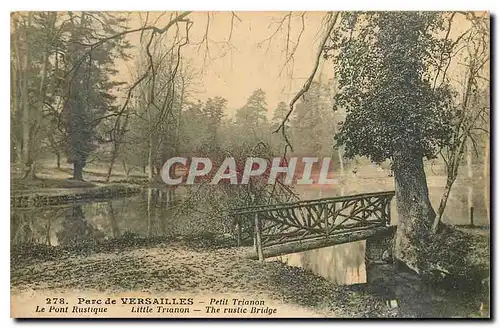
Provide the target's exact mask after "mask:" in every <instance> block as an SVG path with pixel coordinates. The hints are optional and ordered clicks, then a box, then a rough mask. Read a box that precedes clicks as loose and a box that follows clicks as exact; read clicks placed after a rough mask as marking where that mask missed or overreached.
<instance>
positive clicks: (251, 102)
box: [236, 89, 267, 128]
mask: <svg viewBox="0 0 500 328" xmlns="http://www.w3.org/2000/svg"><path fill="white" fill-rule="evenodd" d="M266 114H267V103H266V93H265V92H264V90H262V89H257V90H255V91H254V92H253V93H252V95H251V96H250V97H249V98H248V99H247V102H246V104H245V106H243V107H241V108H240V109H238V111H237V112H236V123H237V124H240V125H243V126H246V127H249V128H256V127H258V126H259V125H261V123H263V122H266V121H267V118H266Z"/></svg>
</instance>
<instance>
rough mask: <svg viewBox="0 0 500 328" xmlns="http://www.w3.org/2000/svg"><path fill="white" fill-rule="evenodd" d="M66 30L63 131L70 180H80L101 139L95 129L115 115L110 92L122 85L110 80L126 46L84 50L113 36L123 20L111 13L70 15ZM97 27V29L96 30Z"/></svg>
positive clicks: (117, 42) (115, 42)
mask: <svg viewBox="0 0 500 328" xmlns="http://www.w3.org/2000/svg"><path fill="white" fill-rule="evenodd" d="M69 17H70V18H69V21H68V24H67V25H66V26H65V27H66V29H67V33H68V35H69V42H68V46H67V50H66V52H67V54H68V56H67V62H66V63H65V64H66V69H67V74H66V81H65V83H64V86H65V88H64V89H63V92H64V94H63V95H64V99H65V102H64V109H63V118H64V127H65V131H66V134H67V140H68V142H67V151H68V160H69V162H70V163H72V164H73V178H74V179H76V180H83V175H82V173H83V168H84V167H85V165H86V164H87V158H88V157H89V155H90V153H91V152H92V151H93V150H94V149H95V147H96V144H97V142H98V141H99V139H100V136H99V135H98V134H97V132H98V130H97V129H96V128H97V125H98V124H99V122H100V121H101V119H102V118H103V117H105V116H106V113H109V112H116V111H117V110H118V108H117V107H116V104H115V103H114V102H115V98H116V96H114V95H113V93H112V92H113V89H114V88H115V87H117V86H119V85H121V84H122V83H121V82H117V81H114V80H113V77H114V76H115V75H116V74H117V73H118V71H117V70H116V69H115V68H114V67H115V66H114V63H115V62H114V60H115V57H122V58H126V55H125V53H124V50H125V49H127V48H128V47H129V44H128V43H127V42H125V41H124V40H123V38H120V37H117V38H113V39H111V40H109V41H108V42H106V43H104V44H102V45H101V46H100V47H97V48H92V47H90V49H89V47H87V46H85V44H89V43H91V42H92V41H94V40H95V38H96V37H95V36H94V35H95V34H97V35H99V38H101V37H103V36H104V37H105V36H107V35H116V34H117V33H119V31H120V30H121V29H123V26H122V24H123V23H124V22H125V19H124V18H122V17H119V16H115V15H112V14H110V13H88V12H81V13H71V12H70V13H69ZM96 26H100V28H96Z"/></svg>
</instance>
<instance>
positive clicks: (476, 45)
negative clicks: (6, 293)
mask: <svg viewBox="0 0 500 328" xmlns="http://www.w3.org/2000/svg"><path fill="white" fill-rule="evenodd" d="M10 24H11V33H10V36H11V43H10V49H11V51H10V67H11V69H10V72H11V76H10V81H11V93H10V94H11V98H10V127H11V130H10V135H11V139H10V145H11V146H10V149H11V152H10V168H11V172H10V179H11V184H10V188H11V196H10V197H11V198H10V204H11V205H10V243H11V248H10V254H11V256H10V268H11V269H10V270H11V272H10V274H11V316H12V317H13V318H180V319H187V318H209V319H214V318H232V319H235V318H238V319H240V318H264V319H266V318H490V317H491V313H490V269H491V267H490V214H491V213H490V135H491V132H490V131H491V130H490V15H489V13H488V12H472V11H471V12H467V11H461V12H438V11H434V12H424V11H422V12H418V11H412V12H405V11H380V12H376V11H373V12H360V11H341V12H338V11H331V12H298V11H292V12H231V11H226V12H196V11H195V12H190V11H178V12H158V11H154V12H147V11H142V12H103V11H92V12H76V11H60V12H35V11H31V12H12V13H11V21H10Z"/></svg>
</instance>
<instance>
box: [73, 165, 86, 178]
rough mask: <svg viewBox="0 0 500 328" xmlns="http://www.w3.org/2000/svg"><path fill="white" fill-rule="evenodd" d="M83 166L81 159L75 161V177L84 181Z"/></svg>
mask: <svg viewBox="0 0 500 328" xmlns="http://www.w3.org/2000/svg"><path fill="white" fill-rule="evenodd" d="M83 167H84V165H83V164H81V163H80V162H79V161H75V162H74V163H73V179H75V180H79V181H83Z"/></svg>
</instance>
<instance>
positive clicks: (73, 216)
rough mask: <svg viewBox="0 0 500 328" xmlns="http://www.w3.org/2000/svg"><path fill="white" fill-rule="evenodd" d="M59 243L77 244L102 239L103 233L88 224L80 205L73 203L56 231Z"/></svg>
mask: <svg viewBox="0 0 500 328" xmlns="http://www.w3.org/2000/svg"><path fill="white" fill-rule="evenodd" d="M56 236H57V239H58V241H59V244H60V245H70V244H78V243H81V242H85V241H89V240H100V239H104V234H103V233H102V232H101V231H100V230H99V229H96V228H94V227H93V226H92V225H90V224H89V223H88V222H87V221H86V220H85V216H84V214H83V209H82V205H73V206H72V207H71V210H70V211H68V212H67V214H66V215H65V220H64V221H63V222H62V227H61V230H59V231H58V232H57V233H56Z"/></svg>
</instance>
